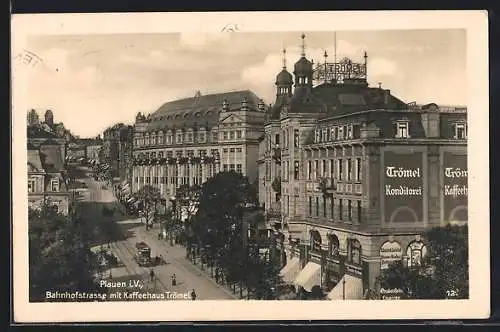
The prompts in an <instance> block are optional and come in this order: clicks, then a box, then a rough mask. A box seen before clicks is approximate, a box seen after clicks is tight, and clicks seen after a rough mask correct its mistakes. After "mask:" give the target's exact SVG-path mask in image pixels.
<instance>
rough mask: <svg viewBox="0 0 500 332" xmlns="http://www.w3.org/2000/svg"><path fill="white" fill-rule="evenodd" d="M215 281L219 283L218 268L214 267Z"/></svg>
mask: <svg viewBox="0 0 500 332" xmlns="http://www.w3.org/2000/svg"><path fill="white" fill-rule="evenodd" d="M215 282H216V283H219V268H216V269H215Z"/></svg>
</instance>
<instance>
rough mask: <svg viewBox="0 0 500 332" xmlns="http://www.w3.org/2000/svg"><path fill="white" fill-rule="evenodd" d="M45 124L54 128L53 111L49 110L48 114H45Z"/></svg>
mask: <svg viewBox="0 0 500 332" xmlns="http://www.w3.org/2000/svg"><path fill="white" fill-rule="evenodd" d="M45 123H46V124H47V125H48V126H49V127H52V126H53V125H54V114H53V113H52V111H51V110H47V112H45Z"/></svg>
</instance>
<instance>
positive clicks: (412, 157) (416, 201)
mask: <svg viewBox="0 0 500 332" xmlns="http://www.w3.org/2000/svg"><path fill="white" fill-rule="evenodd" d="M383 172H384V174H383V179H384V183H383V184H382V185H383V195H384V196H385V197H384V203H383V204H384V214H385V220H386V222H394V223H398V222H410V223H411V222H415V221H420V220H422V209H423V170H422V152H413V153H411V154H400V153H396V152H392V151H386V152H385V153H384V165H383Z"/></svg>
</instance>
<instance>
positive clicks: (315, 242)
mask: <svg viewBox="0 0 500 332" xmlns="http://www.w3.org/2000/svg"><path fill="white" fill-rule="evenodd" d="M311 250H312V251H317V252H319V251H321V235H319V232H318V231H311Z"/></svg>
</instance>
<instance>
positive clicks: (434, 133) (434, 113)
mask: <svg viewBox="0 0 500 332" xmlns="http://www.w3.org/2000/svg"><path fill="white" fill-rule="evenodd" d="M421 121H422V127H423V128H424V131H425V136H426V137H427V138H438V137H439V136H440V127H441V123H440V122H441V119H440V114H439V111H438V109H437V108H436V109H433V108H427V109H425V110H422V113H421Z"/></svg>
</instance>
